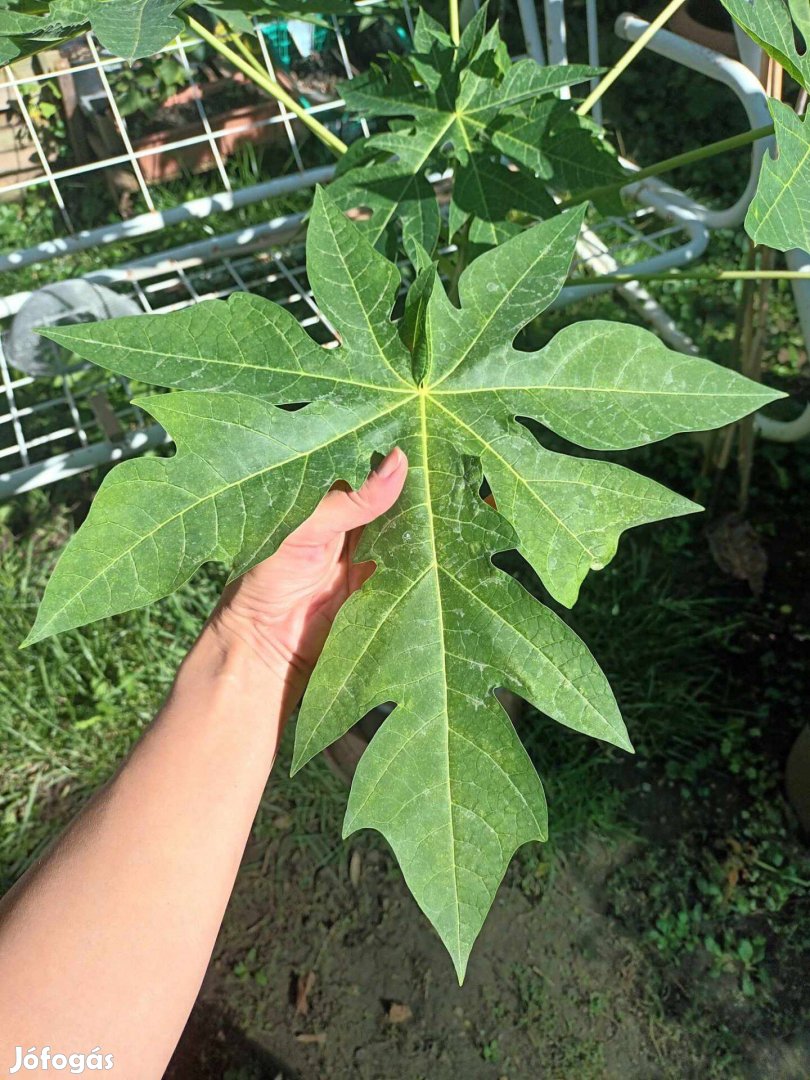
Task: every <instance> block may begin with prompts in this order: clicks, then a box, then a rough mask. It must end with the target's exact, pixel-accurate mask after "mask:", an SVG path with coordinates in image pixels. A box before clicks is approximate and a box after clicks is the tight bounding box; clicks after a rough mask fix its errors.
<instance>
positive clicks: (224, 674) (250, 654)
mask: <svg viewBox="0 0 810 1080" xmlns="http://www.w3.org/2000/svg"><path fill="white" fill-rule="evenodd" d="M306 680H307V674H306V673H304V672H301V671H300V670H299V669H298V667H297V665H296V664H295V662H294V658H292V657H290V656H288V655H287V653H286V652H285V650H284V648H283V644H282V643H281V642H275V641H273V640H271V639H270V638H268V636H267V635H261V636H259V635H256V634H255V631H254V628H253V627H251V626H250V625H249V624H248V623H247V622H245V623H242V622H241V621H240V620H238V619H236V618H233V617H231V616H230V615H227V614H225V613H224V612H222V611H220V610H217V611H216V612H215V613H214V615H213V616H212V617H211V619H210V620H209V621H208V622H207V623H206V625H205V627H204V628H203V630H202V633H201V634H200V636H199V637H198V639H197V641H196V642H195V643H194V645H193V647H192V649H191V651H190V652H189V654H188V656H187V657H186V659H185V660H184V661H183V664H182V665H181V667H180V671H179V672H178V675H177V680H176V684H175V686H176V691H177V692H180V693H182V692H183V691H184V690H185V689H186V688H187V687H188V688H193V692H194V693H199V692H200V691H201V690H203V691H204V692H205V694H206V695H207V696H208V697H210V700H211V701H212V702H216V701H218V700H221V701H222V702H223V705H224V706H225V707H226V708H227V709H229V710H232V709H233V706H234V703H235V702H247V701H250V702H255V703H256V704H257V706H258V707H260V709H261V711H262V712H270V713H274V714H278V715H279V716H280V718H281V720H282V722H283V721H284V720H286V719H287V717H288V716H289V715H290V713H291V712H292V711H293V709H294V708H295V706H296V705H297V703H298V701H299V699H300V698H301V696H302V694H303V692H304V688H305V686H306Z"/></svg>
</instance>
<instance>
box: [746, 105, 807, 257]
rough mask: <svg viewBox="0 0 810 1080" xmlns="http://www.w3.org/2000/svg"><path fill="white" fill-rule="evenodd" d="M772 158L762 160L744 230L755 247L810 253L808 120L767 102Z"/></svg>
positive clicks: (782, 106) (791, 110)
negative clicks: (773, 136) (773, 138)
mask: <svg viewBox="0 0 810 1080" xmlns="http://www.w3.org/2000/svg"><path fill="white" fill-rule="evenodd" d="M768 106H769V108H770V110H771V115H772V116H773V123H774V128H775V130H776V155H775V156H771V155H769V154H766V155H765V157H764V158H763V160H762V171H761V172H760V176H759V183H758V184H757V190H756V194H755V195H754V198H753V199H752V200H751V205H750V206H749V207H748V213H747V214H746V217H745V228H746V231H747V233H748V235H749V236H750V237H751V239H752V240H753V241H754V242H755V243H757V244H766V245H767V246H768V247H772V248H776V249H777V251H790V250H791V248H802V249H803V250H804V251H810V119H808V116H807V115H806V116H804V117H799V116H797V115H796V113H795V112H794V111H793V109H791V107H790V106H789V105H785V104H784V102H781V101H776V100H775V99H773V98H772V99H770V100H769V102H768Z"/></svg>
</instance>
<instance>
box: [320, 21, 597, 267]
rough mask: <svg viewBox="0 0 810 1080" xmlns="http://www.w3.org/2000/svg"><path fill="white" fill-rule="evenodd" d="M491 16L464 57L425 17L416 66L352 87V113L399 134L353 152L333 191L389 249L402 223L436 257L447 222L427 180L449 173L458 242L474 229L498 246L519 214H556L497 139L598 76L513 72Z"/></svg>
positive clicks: (534, 68) (519, 67) (348, 86)
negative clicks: (526, 114) (517, 120)
mask: <svg viewBox="0 0 810 1080" xmlns="http://www.w3.org/2000/svg"><path fill="white" fill-rule="evenodd" d="M486 15H487V12H486V7H485V6H484V7H482V8H481V9H480V11H479V12H478V13H477V15H476V16H475V17H474V19H473V20H471V22H470V24H469V25H468V26H467V27H466V29H465V31H464V34H463V35H462V38H461V41H460V43H459V46H458V49H457V50H456V49H455V48H454V47H453V45H452V42H451V41H450V39H449V37H448V35H447V34H446V32H445V31H444V29H443V28H442V27H441V26H439V24H438V23H436V22H435V20H432V19H431V18H430V17H429V16H427V15H426V14H425V13H424V11H420V13H419V17H418V19H417V25H416V31H415V36H414V42H415V50H416V51H415V53H414V54H413V55H412V56H410V57H402V58H398V57H392V58H390V63H389V65H388V66H387V68H386V71H384V72H383V71H381V70H379V69H374V70H372V71H371V72H370V73H369V74H368V75H366V76H363V77H360V78H357V79H353V80H352V81H351V82H348V83H344V84H343V86H342V91H343V94H344V97H345V99H346V102H347V104H348V106H349V107H350V108H351V109H352V110H354V111H356V112H358V113H361V114H362V115H364V116H366V117H368V118H370V119H372V120H387V121H388V122H389V124H391V125H392V130H389V131H385V132H380V133H378V134H374V135H372V136H371V137H370V138H369V139H367V140H365V144H364V147H363V149H362V150H359V151H357V152H356V154H352V151H351V150H350V152H349V155H347V157H348V158H349V160H348V161H347V162H343V163H341V166H340V168H339V171H338V177H337V179H336V181H335V182H334V183H333V185H332V187H331V192H332V194H333V196H334V198H335V199H336V201H337V203H338V205H339V206H341V207H343V208H344V209H349V208H356V207H365V208H366V209H367V210H369V211H370V212H371V213H370V217H369V219H368V221H367V222H366V224H365V228H366V230H367V232H368V235H369V237H370V238H371V240H372V242H373V243H374V244H375V245H377V246H378V247H380V248H385V246H386V239H385V238H386V236H387V234H389V233H390V231H391V230H392V229H393V228H395V223H396V222H397V221H399V222H401V223H402V227H403V229H404V230H405V231H406V232H407V233H408V234H409V235H411V236H413V237H414V239H416V240H418V241H419V243H421V244H422V246H423V247H425V248H426V249H427V250H428V251H433V249H434V248H435V246H436V243H437V241H438V238H439V233H440V229H441V217H440V214H439V209H438V206H437V205H436V201H435V199H434V198H433V197H432V188H431V185H430V183H429V181H428V179H427V176H428V173H429V172H431V171H444V170H445V169H446V168H448V166H453V167H454V169H455V170H456V183H455V185H454V193H453V197H452V200H451V205H450V220H451V233H455V232H456V231H457V230H458V228H460V227H461V225H463V224H465V223H466V222H467V221H468V220H469V221H470V222H471V225H470V229H471V236H473V237H475V238H476V239H477V241H478V242H480V243H489V244H492V243H496V242H498V241H499V240H500V239H503V238H504V237H506V236H510V235H513V233H514V232H515V228H514V226H513V225H512V223H511V222H510V221H509V214H510V213H512V212H513V211H523V212H525V213H529V214H531V215H533V216H536V217H543V216H547V215H549V214H551V213H553V212H554V204H553V202H552V200H551V198H550V196H549V195H548V193H547V191H546V190H545V187H544V185H543V184H542V182H541V181H539V180H537V179H536V177H534V176H533V175H531V174H530V173H528V172H526V171H525V170H524V171H522V172H521V173H520V174H519V175H517V176H515V175H513V174H512V173H511V172H510V170H509V169H508V168H507V167H506V166H505V165H503V164H502V163H501V161H500V155H499V153H497V152H496V151H497V147H495V146H494V145H493V143H492V132H493V131H494V129H495V126H496V124H497V123H501V122H503V118H504V117H506V116H509V115H511V113H512V111H515V110H519V109H521V108H522V106H523V105H524V103H525V102H527V101H532V102H534V101H536V100H538V99H539V100H543V99H544V98H546V97H550V96H551V95H552V94H553V93H554V92H555V91H556V90H559V89H560V88H562V87H564V86H571V85H575V84H576V83H578V82H582V81H584V80H585V79H587V78H589V77H590V76H591V75H592V74H594V72H595V69H593V68H588V67H583V66H576V65H572V66H564V65H556V66H552V67H542V66H541V65H539V64H537V63H535V61H533V60H520V61H518V62H517V63H512V62H511V61H510V60H509V57H508V55H507V53H506V50H505V47H504V44H503V42H502V41H501V38H500V33H499V30H498V26H497V24H495V25H494V26H493V27H491V29H490V30H488V31H486V32H485V26H486ZM417 83H418V84H419V85H417ZM406 118H407V119H406ZM393 125H396V126H395V128H394V127H393Z"/></svg>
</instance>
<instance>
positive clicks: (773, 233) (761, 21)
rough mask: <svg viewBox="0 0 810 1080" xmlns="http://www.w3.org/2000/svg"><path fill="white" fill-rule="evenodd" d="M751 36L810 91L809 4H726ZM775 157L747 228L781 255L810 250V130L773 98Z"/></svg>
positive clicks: (758, 0)
mask: <svg viewBox="0 0 810 1080" xmlns="http://www.w3.org/2000/svg"><path fill="white" fill-rule="evenodd" d="M723 3H724V4H725V6H726V8H727V9H728V11H729V12H730V14H731V15H732V16H733V17H734V19H735V20H736V21H737V22H738V23H739V24H740V26H741V27H742V28H743V29H744V30H745V31H746V33H747V34H748V35H749V36H750V37H752V38H753V39H754V41H755V42H756V43H757V44H758V45H759V46H760V47H761V48H762V49H764V50H765V52H766V53H767V54H768V55H769V56H771V57H773V58H774V59H775V60H776V61H777V63H779V64H781V65H782V67H783V68H784V69H785V70H786V71H787V72H788V74H789V75H790V76H791V77H792V78H793V79H795V80H796V82H797V83H799V85H800V86H801V87H803V88H804V90H807V91H810V7H808V4H807V0H723ZM768 106H769V108H770V110H771V115H772V116H773V122H774V133H775V139H776V154H775V156H773V157H768V156H766V157H765V158H764V160H763V162H762V171H761V173H760V178H759V183H758V185H757V191H756V194H755V196H754V198H753V200H752V202H751V205H750V207H749V208H748V213H747V215H746V218H745V228H746V231H747V232H748V234H749V235H750V237H751V239H752V240H754V241H755V242H756V243H758V244H767V245H768V246H769V247H773V248H776V249H777V250H778V251H790V250H791V249H792V248H803V249H805V250H807V249H810V127H808V123H807V117H806V116H805V117H804V118H803V119H801V118H799V117H798V116H797V115H796V113H795V112H794V110H793V109H791V108H790V107H789V106H787V105H785V104H783V103H782V102H781V101H776V100H775V99H773V98H771V99H769V101H768Z"/></svg>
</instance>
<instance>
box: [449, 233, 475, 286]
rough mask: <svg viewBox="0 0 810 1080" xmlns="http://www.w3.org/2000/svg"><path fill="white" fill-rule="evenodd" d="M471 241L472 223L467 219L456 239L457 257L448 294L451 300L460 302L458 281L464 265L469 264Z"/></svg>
mask: <svg viewBox="0 0 810 1080" xmlns="http://www.w3.org/2000/svg"><path fill="white" fill-rule="evenodd" d="M469 242H470V223H469V221H466V222H465V223H464V225H463V226H462V227H461V228H460V229H459V231H458V239H457V240H456V258H455V262H454V264H453V274H452V276H451V278H450V283H449V286H448V291H447V295H448V296H449V297H450V302H451V303H453V304H458V283H459V280H460V279H461V275H462V273H463V271H464V267H465V266H466V265H467V249H468V246H469Z"/></svg>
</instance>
